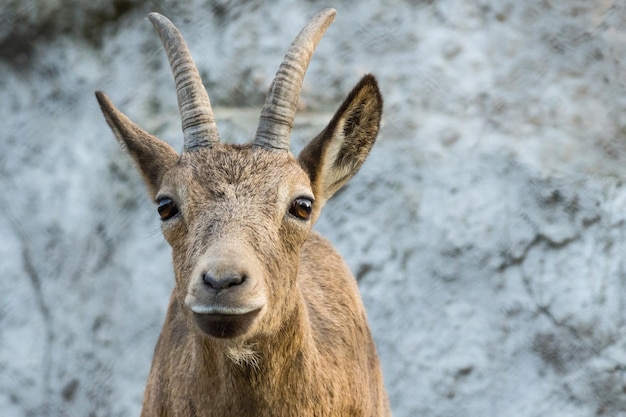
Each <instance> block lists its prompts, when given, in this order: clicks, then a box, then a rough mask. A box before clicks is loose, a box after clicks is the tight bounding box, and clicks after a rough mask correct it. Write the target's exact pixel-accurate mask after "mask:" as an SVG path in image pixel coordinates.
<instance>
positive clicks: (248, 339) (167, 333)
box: [97, 75, 391, 417]
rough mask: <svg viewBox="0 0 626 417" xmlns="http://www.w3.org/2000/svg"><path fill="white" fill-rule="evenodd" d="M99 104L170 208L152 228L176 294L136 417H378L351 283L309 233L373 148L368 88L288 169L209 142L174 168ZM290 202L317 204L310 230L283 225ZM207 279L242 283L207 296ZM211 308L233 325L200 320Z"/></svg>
mask: <svg viewBox="0 0 626 417" xmlns="http://www.w3.org/2000/svg"><path fill="white" fill-rule="evenodd" d="M97 96H98V101H99V103H100V105H101V108H102V111H103V113H104V114H105V118H106V120H107V122H108V123H109V125H110V126H111V128H112V130H113V132H114V133H115V135H116V137H117V138H118V140H119V141H120V143H122V144H123V145H124V147H125V149H126V150H127V151H128V153H129V154H130V155H131V156H132V157H133V159H134V160H135V162H136V164H137V166H138V168H139V171H140V172H141V173H142V175H143V177H144V180H145V182H146V184H147V187H148V190H149V192H150V194H151V196H152V197H153V198H154V199H155V200H157V201H162V200H163V199H164V198H167V199H171V200H172V201H173V202H174V203H175V204H176V205H177V207H178V209H179V214H178V215H176V216H174V217H172V218H169V219H167V220H164V221H163V223H162V230H163V234H164V236H165V238H166V239H167V241H168V242H169V244H170V245H171V247H172V256H173V263H174V272H175V278H176V285H175V288H174V291H173V293H172V296H171V299H170V305H169V309H168V312H167V316H166V319H165V324H164V326H163V330H162V332H161V335H160V337H159V341H158V344H157V346H156V349H155V352H154V358H153V362H152V369H151V371H150V376H149V379H148V384H147V386H146V391H145V397H144V403H143V410H142V414H141V415H142V416H143V417H148V416H150V417H157V416H159V417H166V416H167V417H177V416H180V417H183V416H184V417H201V416H219V417H229V416H241V417H245V416H256V417H262V416H274V417H294V416H299V417H313V416H316V417H322V416H342V417H349V416H354V417H357V416H358V417H373V416H389V415H390V414H391V413H390V410H389V404H388V400H387V395H386V393H385V390H384V386H383V381H382V375H381V370H380V365H379V362H378V357H377V354H376V348H375V346H374V342H373V340H372V336H371V334H370V330H369V327H368V324H367V319H366V314H365V310H364V308H363V305H362V302H361V299H360V296H359V293H358V288H357V285H356V281H355V280H354V278H353V276H352V275H351V273H350V271H349V270H348V267H347V266H346V265H345V263H344V261H343V260H342V259H341V257H340V256H339V255H338V254H337V252H336V251H335V250H334V249H333V248H332V246H331V245H330V244H329V242H328V241H326V240H325V239H324V238H322V237H321V236H319V235H318V234H317V233H315V232H313V231H312V230H311V228H312V225H313V223H314V222H315V220H316V219H317V217H318V215H319V213H320V210H321V208H322V206H323V205H324V203H325V202H326V201H327V200H328V199H329V198H330V197H331V196H332V195H333V193H334V192H335V191H337V190H338V189H339V188H340V187H341V186H342V185H343V184H345V183H346V182H347V181H348V179H350V177H352V175H354V173H355V172H356V171H357V170H358V169H359V168H360V166H361V164H362V163H363V161H364V160H365V157H366V156H367V154H368V153H369V150H370V148H371V146H372V144H373V143H374V140H375V137H376V135H377V132H378V127H379V122H380V117H381V112H382V98H381V96H380V92H379V90H378V87H377V84H376V81H375V79H374V77H372V76H371V75H368V76H366V77H364V78H363V79H362V80H361V82H360V83H359V84H358V85H357V86H356V87H355V88H354V90H353V91H352V93H350V95H349V96H348V98H347V99H346V101H345V102H344V104H343V105H342V106H341V107H340V108H339V110H338V111H337V113H336V115H335V116H334V117H333V119H332V121H331V122H330V123H329V125H328V127H327V128H326V129H325V130H324V131H323V132H322V133H321V134H320V135H319V136H318V137H317V138H315V139H314V140H313V141H312V142H311V143H310V144H309V146H307V147H306V148H305V149H304V150H303V151H302V153H301V154H300V157H299V159H297V160H296V159H295V158H294V157H293V156H292V155H291V154H290V153H288V152H273V151H271V150H266V149H260V148H257V147H253V146H248V145H246V146H233V145H224V144H220V143H217V144H216V145H215V146H213V147H210V148H201V149H197V150H193V151H187V152H183V153H182V154H181V155H178V154H177V153H176V152H175V151H174V150H173V149H172V148H171V147H169V146H168V145H167V144H165V143H164V142H162V141H160V140H159V139H157V138H155V137H154V136H151V135H149V134H147V133H146V132H144V131H142V130H141V129H140V128H139V127H137V126H136V125H134V124H133V123H132V122H131V121H130V120H129V119H128V118H127V117H126V116H124V115H123V114H122V113H121V112H119V110H117V109H116V108H115V107H114V106H113V105H112V104H111V102H110V101H109V100H108V98H107V97H106V96H105V95H104V94H102V93H97ZM301 197H308V198H314V199H315V201H314V203H313V213H312V216H311V218H310V219H308V220H307V219H300V218H296V217H294V216H293V215H291V214H290V213H289V211H290V207H291V205H292V203H293V202H294V201H297V199H298V198H301ZM207 276H211V277H216V278H219V279H228V278H229V277H232V276H237V277H244V278H242V279H241V280H240V281H238V282H237V283H236V284H233V285H232V286H229V287H227V288H225V289H220V290H217V289H215V288H213V287H210V286H209V285H207V283H206V280H205V278H206V277H207ZM219 282H222V281H219ZM214 306H220V308H222V309H224V308H226V309H231V310H232V311H235V312H236V314H235V313H233V314H231V313H228V314H222V315H220V316H215V315H214V313H213V312H211V313H207V312H206V311H205V310H206V309H211V308H213V307H214ZM231 310H223V311H231ZM194 311H195V313H194ZM211 311H212V310H211ZM220 311H222V310H220ZM220 314H221V313H220ZM215 317H218V318H217V319H214V318H215Z"/></svg>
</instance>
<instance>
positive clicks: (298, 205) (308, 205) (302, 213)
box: [289, 197, 313, 220]
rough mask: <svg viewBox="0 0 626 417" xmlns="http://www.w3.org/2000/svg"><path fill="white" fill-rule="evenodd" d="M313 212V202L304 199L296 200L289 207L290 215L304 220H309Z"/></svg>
mask: <svg viewBox="0 0 626 417" xmlns="http://www.w3.org/2000/svg"><path fill="white" fill-rule="evenodd" d="M312 211H313V202H312V201H311V200H309V199H308V198H304V197H300V198H296V199H295V200H294V201H293V203H291V207H289V214H291V215H292V216H295V217H297V218H299V219H302V220H309V219H310V218H311V212H312Z"/></svg>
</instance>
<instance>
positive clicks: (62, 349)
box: [0, 0, 626, 417]
mask: <svg viewBox="0 0 626 417" xmlns="http://www.w3.org/2000/svg"><path fill="white" fill-rule="evenodd" d="M231 3H232V2H227V1H221V0H213V1H202V0H191V1H188V2H176V1H170V0H164V1H159V2H151V1H141V0H134V1H133V0H116V1H113V2H90V1H85V0H56V1H46V2H41V1H34V0H30V1H29V0H27V1H13V0H8V1H4V2H2V3H1V4H0V23H1V24H0V74H1V75H0V120H1V121H2V123H1V125H2V127H1V128H0V187H1V190H2V192H1V193H0V205H1V207H2V213H3V214H4V215H3V216H2V217H1V218H0V236H1V237H2V239H0V271H2V273H3V279H0V410H2V413H1V414H2V416H6V417H21V416H24V417H26V416H43V417H48V416H49V417H53V416H54V417H57V416H59V417H60V416H120V417H121V416H135V415H138V414H139V409H140V403H141V397H142V392H143V387H144V383H145V378H146V375H147V372H148V369H149V365H150V359H151V356H152V350H153V347H154V343H155V340H156V337H157V335H158V331H159V329H160V327H161V322H162V319H163V315H164V311H165V307H166V305H167V298H168V295H169V291H170V290H171V287H172V285H173V278H172V272H171V263H170V259H169V256H170V255H169V250H168V247H167V245H166V243H165V242H164V240H163V239H162V237H161V235H160V232H159V221H158V216H157V215H156V214H155V212H154V208H153V207H152V206H151V204H150V201H149V199H148V197H147V194H146V193H145V191H144V189H143V184H141V180H140V178H139V176H138V175H137V174H136V172H135V170H134V168H133V167H132V165H131V163H130V161H129V159H128V158H127V157H126V156H125V155H124V154H123V152H122V151H121V150H119V149H118V145H117V143H116V142H115V140H114V139H113V136H112V134H111V133H110V131H109V129H108V127H107V126H106V124H105V122H104V120H103V118H102V116H101V114H100V113H99V109H98V108H97V105H96V101H95V98H94V96H93V92H94V90H104V91H106V92H107V93H108V94H109V95H110V96H111V98H112V99H113V100H114V102H115V103H116V104H118V105H119V106H120V108H122V109H123V110H124V111H125V112H126V113H127V114H128V115H129V116H131V118H132V119H133V120H135V121H136V122H138V123H139V124H141V125H142V126H143V127H145V128H146V129H147V130H149V131H151V132H153V133H155V134H157V135H159V136H160V137H162V138H163V139H166V140H168V141H169V142H170V143H171V144H172V145H173V146H175V147H176V148H178V149H180V147H181V134H180V125H179V119H178V115H177V108H176V99H175V93H174V87H173V81H172V78H171V74H170V73H169V68H168V66H167V63H166V59H165V55H164V53H163V52H162V50H161V46H160V44H159V41H158V37H157V36H156V34H155V33H154V32H153V30H152V28H151V27H150V24H149V23H148V22H147V21H146V20H145V19H144V17H145V16H146V14H147V13H148V12H150V11H159V12H161V13H163V14H165V15H167V16H169V17H170V18H171V19H172V20H173V21H174V23H175V24H177V26H178V27H179V28H180V29H181V30H182V32H183V34H184V35H185V37H186V38H187V40H188V43H189V46H190V49H191V51H192V54H193V55H194V57H195V59H196V61H197V64H198V66H199V68H200V72H201V74H202V76H203V79H204V81H205V85H206V86H207V89H208V91H209V94H210V96H211V99H212V103H213V108H214V111H215V114H216V116H217V118H218V124H219V126H220V129H221V133H222V137H223V138H225V139H226V140H229V141H233V142H244V141H248V140H250V138H251V137H252V134H253V133H254V130H255V123H256V119H257V117H258V112H259V111H260V108H261V105H262V102H263V98H264V95H265V91H266V89H267V87H268V85H269V82H270V81H271V79H272V77H273V75H274V71H275V70H276V68H277V66H278V63H279V62H280V60H281V58H282V54H283V53H284V51H285V50H286V49H287V47H288V44H289V42H291V40H292V39H293V37H294V36H295V34H296V33H297V31H298V30H299V28H300V27H301V26H302V25H303V23H304V22H306V20H307V19H308V18H309V17H310V16H312V15H313V14H314V13H315V12H317V11H318V10H320V9H321V8H323V7H328V6H332V7H335V8H336V9H337V11H338V16H337V20H336V22H335V23H334V24H333V26H331V28H330V30H329V31H328V33H327V35H326V36H325V38H324V39H323V40H322V43H321V44H320V47H319V49H318V51H317V52H316V55H315V57H314V59H313V62H312V64H311V67H310V69H309V74H308V76H307V78H306V80H305V87H304V93H303V97H302V99H301V102H300V107H301V110H302V112H301V114H300V115H299V116H298V117H297V119H296V123H297V126H296V132H295V133H294V138H293V147H294V150H297V149H298V148H300V147H302V146H303V144H304V143H305V142H306V141H307V140H308V139H309V138H310V137H312V136H313V135H314V134H315V133H317V130H319V129H320V128H321V127H323V125H324V124H325V122H326V121H327V120H328V118H329V117H330V115H331V114H332V112H333V111H334V109H335V108H336V107H337V106H338V105H339V103H340V101H341V100H342V98H343V96H344V95H345V94H346V92H347V91H348V90H349V89H350V87H351V86H352V85H353V84H354V83H356V81H357V80H358V79H359V77H360V76H361V75H362V74H364V73H365V72H372V73H374V74H375V75H376V76H377V77H378V78H379V81H380V85H381V88H382V91H383V95H384V97H385V100H386V107H385V115H384V127H383V129H382V132H381V135H380V139H379V143H378V144H377V145H376V146H375V148H374V151H373V153H372V155H371V157H370V159H369V160H368V162H366V164H365V166H364V168H363V169H362V171H361V172H360V173H359V174H358V175H357V176H356V177H355V178H354V179H353V180H352V181H351V182H350V183H349V185H348V187H347V188H346V189H345V190H344V191H343V192H341V193H340V195H338V196H336V198H334V200H333V201H331V202H330V203H329V204H328V205H327V207H326V208H325V210H324V213H323V214H322V218H321V219H320V221H319V223H318V226H317V228H318V229H319V230H320V231H321V232H322V233H324V234H325V235H326V236H328V237H329V238H330V239H331V240H332V241H333V242H334V243H335V244H336V246H337V247H338V249H339V250H340V251H341V252H342V254H344V257H345V258H346V259H347V261H348V263H349V264H350V266H351V267H352V269H353V271H354V273H355V275H356V276H357V278H358V279H359V283H360V287H361V291H362V294H363V298H364V300H365V302H366V305H367V308H368V312H369V317H370V322H371V325H372V329H373V332H374V334H375V337H376V340H377V344H378V347H379V353H380V356H381V358H382V362H383V367H384V372H385V377H386V382H387V386H388V390H389V394H390V398H391V402H392V407H393V410H394V415H396V416H406V417H413V416H415V417H444V416H485V417H489V416H494V417H496V416H503V415H507V416H516V417H518V416H519V417H544V416H555V417H561V416H562V417H589V416H620V417H622V416H626V382H625V381H626V336H625V335H626V264H625V262H626V260H625V259H626V258H625V257H624V254H625V253H626V224H625V221H626V186H625V185H624V178H626V167H625V162H626V153H625V151H626V133H625V132H626V116H625V115H626V111H625V110H626V91H625V82H626V78H625V76H624V74H626V72H625V69H626V3H624V2H623V1H622V0H619V1H617V0H616V1H612V0H592V1H589V0H571V1H567V2H560V1H546V0H529V1H524V2H519V1H514V0H476V1H472V2H469V1H464V0H437V1H408V0H405V1H401V0H390V1H386V2H374V1H363V2H358V3H355V2H348V1H338V2H337V3H336V4H328V3H321V2H319V1H310V2H299V3H294V2H289V1H286V0H279V1H277V2H261V1H256V0H255V1H248V2H240V3H237V4H235V5H233V4H231Z"/></svg>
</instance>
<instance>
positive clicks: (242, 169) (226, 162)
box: [176, 143, 310, 191]
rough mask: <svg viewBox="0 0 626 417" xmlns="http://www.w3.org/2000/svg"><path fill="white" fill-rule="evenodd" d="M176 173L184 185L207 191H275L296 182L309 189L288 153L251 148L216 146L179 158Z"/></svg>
mask: <svg viewBox="0 0 626 417" xmlns="http://www.w3.org/2000/svg"><path fill="white" fill-rule="evenodd" d="M177 168H178V169H176V171H178V173H179V175H183V176H184V177H185V181H190V180H191V181H193V182H197V183H199V184H206V185H207V186H208V188H213V187H219V186H220V185H224V186H226V185H237V186H238V187H245V188H250V189H251V190H258V191H262V190H274V191H275V190H276V188H277V187H278V186H279V185H280V184H285V183H289V182H294V180H295V181H297V182H300V183H301V184H302V185H305V186H307V187H308V186H310V180H309V177H308V176H307V175H306V173H305V172H304V171H303V170H302V168H301V167H300V164H299V163H298V162H297V160H296V159H295V158H294V157H293V155H292V154H291V153H289V152H272V151H268V150H265V149H259V148H255V147H253V146H252V145H251V144H245V145H231V144H222V143H218V144H216V145H215V146H213V147H211V148H203V149H197V150H194V151H191V152H184V153H182V154H181V157H180V160H179V162H178V164H177Z"/></svg>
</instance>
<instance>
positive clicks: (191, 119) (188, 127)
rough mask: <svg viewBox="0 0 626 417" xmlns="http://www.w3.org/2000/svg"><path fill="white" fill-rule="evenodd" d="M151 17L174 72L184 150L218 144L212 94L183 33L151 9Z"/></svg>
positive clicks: (149, 17) (149, 16)
mask: <svg viewBox="0 0 626 417" xmlns="http://www.w3.org/2000/svg"><path fill="white" fill-rule="evenodd" d="M148 19H149V20H150V22H151V23H152V25H153V26H154V28H155V29H156V31H157V33H158V34H159V37H160V38H161V42H162V43H163V47H164V49H165V53H166V54H167V59H168V61H169V64H170V68H171V70H172V74H173V76H174V82H175V84H176V97H177V99H178V110H179V112H180V117H181V124H182V129H183V136H184V151H190V150H193V149H197V148H202V147H211V146H213V145H215V144H216V143H218V142H219V133H218V131H217V124H216V123H215V117H214V116H213V110H212V108H211V102H210V100H209V95H208V94H207V92H206V90H205V88H204V85H203V84H202V79H201V78H200V74H199V73H198V69H197V68H196V65H195V64H194V62H193V59H192V57H191V53H190V52H189V48H188V47H187V44H186V43H185V40H184V39H183V36H182V34H181V33H180V31H179V30H178V29H177V28H176V26H174V24H173V23H172V22H171V21H170V20H169V19H168V18H166V17H165V16H163V15H161V14H159V13H150V14H149V15H148Z"/></svg>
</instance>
